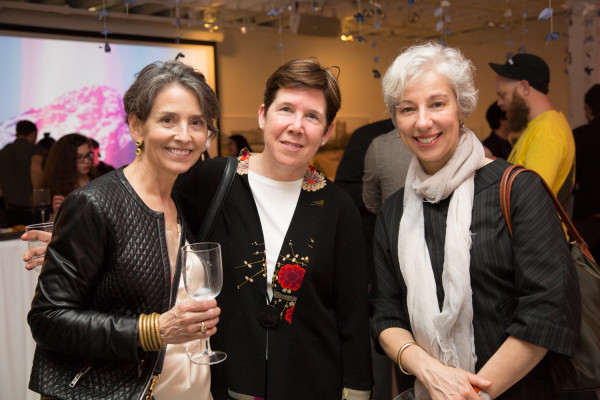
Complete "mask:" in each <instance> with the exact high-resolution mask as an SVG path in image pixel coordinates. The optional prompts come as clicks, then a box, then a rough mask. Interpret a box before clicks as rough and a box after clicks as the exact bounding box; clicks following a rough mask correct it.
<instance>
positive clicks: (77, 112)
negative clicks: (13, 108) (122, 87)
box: [0, 85, 135, 167]
mask: <svg viewBox="0 0 600 400" xmlns="http://www.w3.org/2000/svg"><path fill="white" fill-rule="evenodd" d="M22 119H27V120H30V121H32V122H33V123H35V124H36V125H37V127H38V130H39V132H40V133H39V135H38V139H40V138H41V137H42V133H43V132H51V133H52V136H53V137H54V138H58V137H60V136H63V135H65V134H67V133H73V132H79V133H81V134H82V135H84V136H87V137H89V138H93V139H95V140H97V141H98V143H99V144H100V149H101V150H102V153H103V155H104V157H103V160H104V161H105V162H106V163H107V164H111V165H114V166H115V167H119V166H121V165H125V164H129V163H130V162H131V161H132V160H133V158H134V157H135V155H134V150H135V146H134V144H133V140H132V139H131V136H130V135H129V129H128V127H127V123H126V121H125V110H124V109H123V98H122V95H121V94H119V93H118V92H117V91H116V90H115V89H113V88H111V87H109V86H105V85H93V86H85V87H82V88H81V89H79V90H73V91H70V92H66V93H63V94H62V95H60V96H59V97H57V98H56V99H54V100H53V101H52V102H51V103H50V104H47V105H45V106H43V107H41V108H32V109H29V110H27V111H25V112H23V113H22V114H20V115H18V116H15V117H14V118H10V119H8V120H5V121H2V123H0V132H12V133H13V135H14V132H15V125H16V123H17V122H18V121H20V120H22ZM2 136H3V137H4V138H7V136H6V135H2ZM13 137H14V136H13ZM10 141H12V139H11V140H10ZM3 145H4V144H0V146H3Z"/></svg>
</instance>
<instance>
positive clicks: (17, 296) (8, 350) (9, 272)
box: [0, 239, 40, 400]
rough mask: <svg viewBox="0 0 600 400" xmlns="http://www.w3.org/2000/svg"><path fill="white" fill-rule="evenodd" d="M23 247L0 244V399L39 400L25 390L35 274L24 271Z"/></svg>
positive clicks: (32, 347)
mask: <svg viewBox="0 0 600 400" xmlns="http://www.w3.org/2000/svg"><path fill="white" fill-rule="evenodd" d="M25 250H27V243H25V242H23V241H21V240H19V239H13V240H6V241H0V313H2V317H1V318H0V357H1V359H0V376H2V379H3V382H4V383H3V384H2V385H0V399H15V400H39V398H40V397H39V394H37V393H34V392H32V391H31V390H29V389H27V385H28V384H29V375H30V373H31V364H32V361H33V353H34V351H35V342H34V341H33V338H32V337H31V331H30V329H29V325H27V312H28V311H29V309H30V307H31V299H32V298H33V293H34V292H35V286H36V284H37V279H38V276H39V274H38V273H37V272H35V271H27V270H25V263H24V262H23V253H24V252H25Z"/></svg>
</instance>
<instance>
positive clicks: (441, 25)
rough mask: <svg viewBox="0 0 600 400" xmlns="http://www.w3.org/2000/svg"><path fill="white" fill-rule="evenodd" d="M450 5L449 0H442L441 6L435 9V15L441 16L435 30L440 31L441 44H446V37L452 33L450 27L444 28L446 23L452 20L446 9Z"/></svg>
mask: <svg viewBox="0 0 600 400" xmlns="http://www.w3.org/2000/svg"><path fill="white" fill-rule="evenodd" d="M448 7H450V2H449V1H448V0H442V1H441V2H440V6H439V7H438V8H436V9H435V11H434V12H433V16H434V17H440V20H439V21H438V22H437V24H435V31H436V32H440V42H439V43H440V44H441V45H443V46H445V45H446V42H445V41H444V37H445V36H447V35H449V34H450V33H451V31H450V29H448V28H446V29H444V26H445V25H446V23H449V22H450V21H451V18H450V15H448V14H447V13H446V12H445V9H446V8H448Z"/></svg>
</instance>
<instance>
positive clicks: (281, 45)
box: [277, 42, 283, 53]
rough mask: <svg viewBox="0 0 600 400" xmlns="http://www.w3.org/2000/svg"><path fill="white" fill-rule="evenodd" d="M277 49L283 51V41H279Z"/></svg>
mask: <svg viewBox="0 0 600 400" xmlns="http://www.w3.org/2000/svg"><path fill="white" fill-rule="evenodd" d="M277 51H278V52H280V53H281V52H282V51H283V43H281V42H279V45H278V46H277Z"/></svg>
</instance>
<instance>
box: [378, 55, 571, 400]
mask: <svg viewBox="0 0 600 400" xmlns="http://www.w3.org/2000/svg"><path fill="white" fill-rule="evenodd" d="M473 70H474V67H473V65H472V63H471V62H470V61H469V60H467V59H465V58H464V57H463V56H462V54H461V53H460V52H459V51H458V50H456V49H453V48H450V47H443V46H441V45H439V44H432V43H429V44H423V45H418V46H413V47H411V48H409V49H408V50H406V51H405V52H403V53H402V54H400V56H398V57H397V58H396V60H395V61H394V63H393V64H392V66H391V67H390V68H389V69H388V71H387V72H386V74H385V77H384V79H383V81H382V84H383V90H384V97H385V102H386V105H387V107H388V110H389V112H390V114H391V115H392V118H393V119H394V121H395V124H396V127H397V128H398V132H399V133H400V137H401V138H402V140H403V141H404V143H405V144H406V146H407V147H408V148H409V149H410V150H411V151H412V152H413V153H414V155H415V157H414V158H413V160H412V162H411V165H410V167H409V171H408V175H407V178H406V185H405V187H404V189H403V190H401V191H399V192H397V193H396V194H394V195H393V196H392V197H390V198H389V199H388V201H387V202H386V204H385V205H384V206H383V208H382V210H381V212H380V213H379V215H378V219H377V225H376V229H375V246H374V247H375V250H374V252H375V266H376V273H375V286H374V288H373V291H372V292H371V296H372V299H371V301H372V304H371V306H372V329H373V332H374V335H375V336H376V337H377V338H378V340H379V343H380V344H381V346H382V348H383V350H385V352H386V354H387V355H388V356H389V357H390V358H392V359H394V360H397V362H398V364H399V365H400V367H401V369H403V370H404V371H405V372H406V373H411V374H414V375H415V377H416V379H417V380H416V383H415V391H416V393H417V399H428V398H431V399H434V400H437V399H448V398H453V399H470V400H476V399H479V397H478V395H477V394H476V393H475V391H474V390H473V388H472V386H477V387H479V388H481V389H482V390H484V391H485V392H487V393H489V394H490V395H491V397H492V398H494V399H495V398H498V399H523V400H524V399H554V398H557V396H558V394H557V393H555V392H554V391H553V389H552V380H551V378H550V374H549V371H548V365H547V363H546V360H545V356H546V354H547V352H548V351H553V352H557V353H560V354H564V355H567V356H569V355H571V354H572V352H573V350H574V348H575V345H576V342H577V337H578V329H579V322H580V306H581V305H580V299H579V287H578V281H577V276H576V274H575V270H574V268H573V265H572V262H571V257H570V254H569V249H568V246H567V242H566V241H565V238H564V233H563V230H562V226H561V223H560V221H559V219H558V217H557V215H556V211H555V208H554V205H553V204H552V202H551V200H550V199H549V198H548V196H547V192H546V191H545V189H544V188H543V186H542V182H541V181H540V179H539V178H538V177H536V176H534V175H533V174H523V175H521V176H519V179H516V181H515V184H514V186H513V188H512V196H511V217H512V222H513V234H514V237H513V238H512V239H511V237H510V236H509V233H508V230H507V228H506V225H505V223H504V219H503V216H502V212H501V209H500V199H499V196H498V193H499V185H500V180H501V177H502V174H503V172H504V170H505V169H506V168H507V167H508V166H509V164H508V163H506V162H505V161H503V160H501V159H498V160H496V161H492V160H490V159H486V158H485V157H484V150H483V146H482V145H481V143H480V141H479V139H478V138H477V136H476V135H475V134H474V133H473V132H472V131H471V130H469V129H467V128H465V127H464V126H463V124H462V121H463V120H464V119H465V118H467V117H468V116H469V114H470V113H471V112H472V111H473V109H474V108H475V106H476V102H477V91H476V90H475V87H474V83H473V73H474V71H473Z"/></svg>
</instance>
